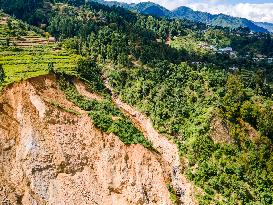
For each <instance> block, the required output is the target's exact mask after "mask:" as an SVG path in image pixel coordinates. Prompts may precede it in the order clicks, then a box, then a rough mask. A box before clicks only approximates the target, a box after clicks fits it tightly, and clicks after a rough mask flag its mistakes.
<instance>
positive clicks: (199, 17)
mask: <svg viewBox="0 0 273 205" xmlns="http://www.w3.org/2000/svg"><path fill="white" fill-rule="evenodd" d="M172 17H176V18H185V19H188V20H192V21H199V22H202V23H206V24H209V25H212V26H222V27H230V28H238V27H248V28H249V29H250V30H252V31H256V32H267V29H265V28H263V27H260V26H258V25H256V24H255V23H254V22H252V21H250V20H248V19H245V18H238V17H232V16H228V15H225V14H217V15H213V14H210V13H207V12H201V11H194V10H192V9H191V8H188V7H185V6H182V7H179V8H177V9H175V10H173V11H172Z"/></svg>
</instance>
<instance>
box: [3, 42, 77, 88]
mask: <svg viewBox="0 0 273 205" xmlns="http://www.w3.org/2000/svg"><path fill="white" fill-rule="evenodd" d="M78 59H79V56H77V55H69V54H68V53H66V52H65V51H63V50H59V51H53V48H52V47H50V46H40V47H33V48H26V49H19V50H18V49H11V50H9V51H0V64H2V66H3V68H4V71H5V74H6V76H7V77H6V79H5V84H9V83H12V82H16V81H20V80H24V79H27V78H31V77H36V76H39V75H43V74H47V73H48V65H49V63H53V66H54V69H56V70H62V71H66V72H73V71H74V69H75V66H76V63H77V61H78Z"/></svg>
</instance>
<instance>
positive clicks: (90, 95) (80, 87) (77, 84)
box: [74, 79, 103, 101]
mask: <svg viewBox="0 0 273 205" xmlns="http://www.w3.org/2000/svg"><path fill="white" fill-rule="evenodd" d="M74 85H75V87H76V89H77V90H78V92H79V93H80V94H81V95H83V96H85V97H87V98H89V99H93V100H98V101H101V100H103V97H101V96H99V95H97V94H95V93H91V92H88V91H87V89H86V86H85V84H84V83H83V82H81V81H80V80H78V79H76V80H75V81H74Z"/></svg>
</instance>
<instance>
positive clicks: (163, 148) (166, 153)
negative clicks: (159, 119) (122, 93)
mask: <svg viewBox="0 0 273 205" xmlns="http://www.w3.org/2000/svg"><path fill="white" fill-rule="evenodd" d="M104 83H105V86H106V87H107V88H108V89H109V90H110V91H111V93H112V100H113V102H114V103H115V104H116V106H117V107H119V108H120V109H122V110H123V111H124V112H125V114H126V115H127V116H128V117H130V119H131V120H132V121H133V122H134V123H135V124H137V125H138V127H139V128H140V129H141V131H142V132H143V134H144V136H145V137H146V138H147V139H148V140H150V141H151V142H152V144H153V147H154V148H155V149H156V150H157V151H159V152H160V153H161V154H162V157H163V158H164V159H165V160H166V161H167V162H168V163H169V164H170V165H171V167H172V185H173V187H174V188H175V190H176V191H177V195H178V196H179V197H180V201H181V203H182V204H187V205H194V204H196V203H195V201H194V196H193V193H194V190H193V186H192V184H191V183H189V182H188V181H187V179H186V178H185V176H184V175H182V173H181V162H180V157H179V152H178V148H177V146H176V145H175V144H173V143H172V142H170V141H169V140H168V139H167V138H166V137H164V136H162V135H160V134H159V133H158V132H157V131H156V130H155V129H154V128H153V123H152V122H151V120H150V119H148V118H147V117H146V116H145V115H143V114H142V113H140V112H139V111H137V110H136V109H135V108H133V107H132V106H130V105H128V104H126V103H124V102H122V101H121V100H120V99H119V98H118V97H117V96H116V95H115V94H113V89H112V87H111V86H110V84H109V82H108V81H107V80H105V81H104Z"/></svg>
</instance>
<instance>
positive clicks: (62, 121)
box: [0, 76, 178, 205]
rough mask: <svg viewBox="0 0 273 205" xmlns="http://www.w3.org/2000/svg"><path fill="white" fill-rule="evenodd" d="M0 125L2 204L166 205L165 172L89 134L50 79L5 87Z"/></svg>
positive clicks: (110, 139) (151, 158)
mask: <svg viewBox="0 0 273 205" xmlns="http://www.w3.org/2000/svg"><path fill="white" fill-rule="evenodd" d="M52 101H54V102H55V103H52ZM56 103H58V104H60V105H61V107H62V108H65V109H61V108H60V107H59V106H56ZM72 109H73V110H75V111H77V112H78V113H80V114H74V113H71V112H67V110H72ZM0 122H1V126H0V203H1V204H24V205H25V204H26V205H30V204H31V205H40V204H41V205H43V204H54V205H72V204H73V205H74V204H75V205H85V204H103V205H104V204H106V205H108V204H117V205H121V204H122V205H123V204H125V205H126V204H159V205H165V204H166V205H168V204H172V202H171V201H170V194H169V192H168V190H167V186H166V184H167V183H168V182H169V181H170V176H169V175H170V174H169V173H170V170H169V169H170V167H169V166H168V164H167V163H164V160H162V159H159V156H158V155H157V154H155V153H153V152H151V151H149V150H147V149H145V148H144V147H143V146H141V145H131V146H126V145H124V144H123V143H122V142H121V141H120V140H119V138H118V137H116V136H114V135H112V134H106V133H103V132H101V131H100V130H98V129H97V128H95V127H94V125H93V123H92V121H91V120H90V118H89V117H88V115H87V113H86V112H84V111H83V110H81V109H80V108H78V107H76V106H75V105H74V104H73V103H71V102H70V101H68V100H67V99H66V97H65V95H64V93H63V92H62V91H61V90H60V89H59V88H58V85H57V82H56V79H55V78H54V76H43V77H37V78H33V79H30V80H28V81H25V82H21V83H17V84H14V85H10V86H9V87H7V88H6V89H5V90H4V92H3V95H2V96H1V97H0ZM166 143H167V142H166ZM156 146H157V145H156ZM168 146H170V149H175V148H173V147H172V146H171V145H168ZM165 155H166V156H164V158H166V159H168V158H169V157H170V158H172V156H168V154H167V153H166V154H165ZM170 160H171V159H170ZM173 160H174V161H175V160H176V159H173ZM172 175H173V177H174V175H175V176H178V175H177V174H172Z"/></svg>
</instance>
